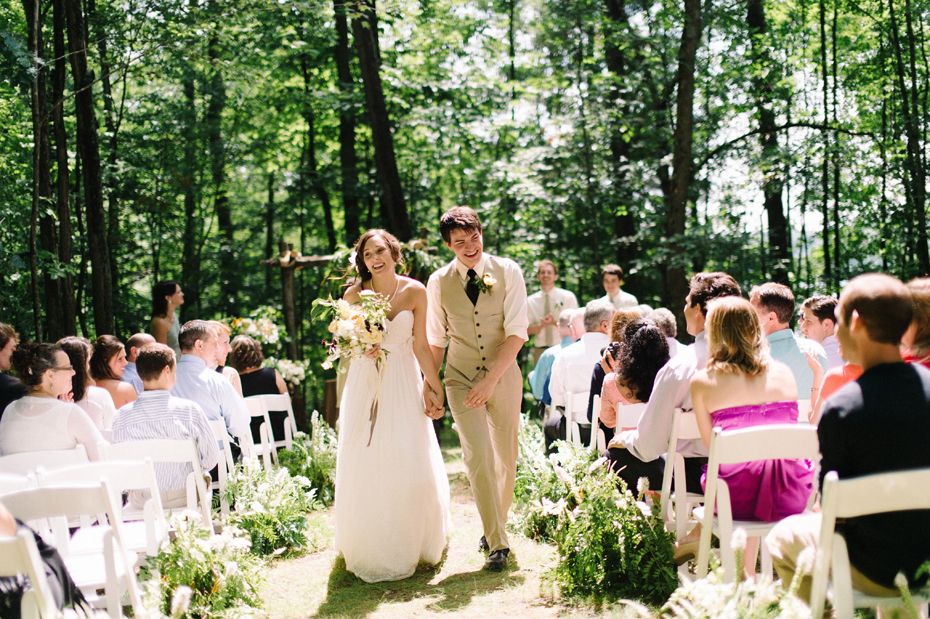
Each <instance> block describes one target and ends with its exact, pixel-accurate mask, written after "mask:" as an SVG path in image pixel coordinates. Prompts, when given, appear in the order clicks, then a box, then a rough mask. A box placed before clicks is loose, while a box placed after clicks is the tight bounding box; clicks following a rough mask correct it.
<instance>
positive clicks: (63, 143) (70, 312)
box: [52, 0, 77, 335]
mask: <svg viewBox="0 0 930 619" xmlns="http://www.w3.org/2000/svg"><path fill="white" fill-rule="evenodd" d="M52 10H53V13H52V28H53V37H52V38H53V42H54V43H53V45H54V54H55V71H54V73H53V74H52V75H53V77H52V101H53V104H52V105H53V108H52V121H53V122H54V125H55V160H56V172H57V183H56V189H57V191H56V193H57V200H58V201H57V208H58V251H57V253H58V260H59V261H60V262H61V264H62V266H63V267H65V268H66V269H67V268H68V267H70V266H71V247H72V244H71V171H70V170H69V168H68V133H67V130H66V128H65V114H64V97H65V82H66V81H67V77H68V75H67V71H68V68H67V64H66V63H67V60H66V59H65V58H66V53H65V14H64V6H63V2H62V0H53V6H52ZM60 284H61V327H62V331H63V335H76V334H77V325H76V324H75V322H76V318H77V311H76V308H75V298H74V276H73V275H71V273H68V272H66V273H65V274H64V275H63V276H62V277H61V279H60Z"/></svg>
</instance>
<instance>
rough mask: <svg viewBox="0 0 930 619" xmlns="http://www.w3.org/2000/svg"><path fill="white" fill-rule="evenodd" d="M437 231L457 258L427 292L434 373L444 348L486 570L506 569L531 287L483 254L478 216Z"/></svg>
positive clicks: (453, 218) (466, 215)
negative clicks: (522, 354) (522, 353)
mask: <svg viewBox="0 0 930 619" xmlns="http://www.w3.org/2000/svg"><path fill="white" fill-rule="evenodd" d="M439 231H440V233H441V234H442V239H443V241H445V243H446V247H448V248H449V249H451V250H452V252H453V253H454V254H455V259H454V260H453V261H452V262H450V263H449V264H448V265H446V266H444V267H443V268H441V269H439V270H438V271H436V272H435V273H433V274H432V275H431V276H430V278H429V283H427V285H426V293H427V298H428V300H429V309H428V311H427V318H426V333H427V339H428V340H429V344H430V349H431V351H432V353H433V359H434V360H435V362H436V367H437V368H438V367H441V366H442V360H443V357H444V356H445V354H446V348H447V347H448V349H449V355H448V359H447V362H446V370H445V386H446V398H447V400H448V402H449V408H451V409H452V418H453V419H455V424H456V427H457V428H458V432H459V437H460V439H461V441H462V452H463V454H464V456H465V466H466V468H467V469H468V480H469V482H470V483H471V487H472V491H473V492H474V495H475V503H476V505H477V507H478V513H479V514H480V516H481V523H482V525H483V527H484V535H483V536H482V537H481V540H479V542H478V546H479V548H480V549H481V550H483V551H485V552H488V553H489V554H488V558H487V561H486V562H485V565H484V566H485V569H489V570H501V569H503V568H504V567H505V566H506V565H507V557H508V555H509V554H510V542H509V540H508V539H507V531H506V529H505V527H506V525H507V512H508V511H509V510H510V504H511V502H512V501H513V488H514V483H515V480H516V471H517V452H518V448H517V434H518V432H519V428H520V403H521V401H522V399H523V376H522V374H521V373H520V368H519V367H517V363H516V359H517V353H519V352H520V349H521V348H523V345H524V343H525V342H526V341H527V340H528V339H529V337H528V335H527V319H526V284H524V282H523V274H522V273H521V272H520V267H519V266H517V263H515V262H514V261H513V260H508V259H506V258H498V257H497V256H492V255H490V254H486V253H484V251H483V249H484V239H483V236H482V229H481V221H480V220H479V219H478V214H477V213H475V211H473V210H472V209H470V208H467V207H461V206H457V207H453V208H451V209H449V210H448V211H447V212H446V213H445V214H443V216H442V218H441V219H440V222H439Z"/></svg>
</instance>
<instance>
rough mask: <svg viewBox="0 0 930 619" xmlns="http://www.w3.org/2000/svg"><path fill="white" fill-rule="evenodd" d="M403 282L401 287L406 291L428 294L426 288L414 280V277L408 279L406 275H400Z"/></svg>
mask: <svg viewBox="0 0 930 619" xmlns="http://www.w3.org/2000/svg"><path fill="white" fill-rule="evenodd" d="M398 277H399V278H400V281H401V285H402V286H403V287H404V290H410V291H416V292H426V286H424V285H423V284H422V283H421V282H420V281H419V280H416V279H413V278H412V277H407V276H406V275H398Z"/></svg>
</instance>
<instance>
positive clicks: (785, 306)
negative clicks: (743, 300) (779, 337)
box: [749, 282, 794, 325]
mask: <svg viewBox="0 0 930 619" xmlns="http://www.w3.org/2000/svg"><path fill="white" fill-rule="evenodd" d="M749 300H750V302H753V301H754V302H755V303H754V304H755V305H758V306H759V307H761V308H762V311H764V312H766V313H768V312H775V318H777V319H778V323H779V324H783V325H786V324H788V323H790V322H791V319H792V318H794V293H792V292H791V288H788V286H785V285H784V284H776V283H775V282H768V283H765V284H762V285H761V286H753V287H752V290H750V291H749Z"/></svg>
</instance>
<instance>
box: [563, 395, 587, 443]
mask: <svg viewBox="0 0 930 619" xmlns="http://www.w3.org/2000/svg"><path fill="white" fill-rule="evenodd" d="M564 417H565V440H567V441H568V442H569V443H573V444H575V445H578V446H579V447H580V446H583V443H582V441H581V428H583V427H584V428H590V427H591V422H590V421H588V393H587V392H586V393H572V392H571V391H569V392H567V393H566V394H565V413H564Z"/></svg>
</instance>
